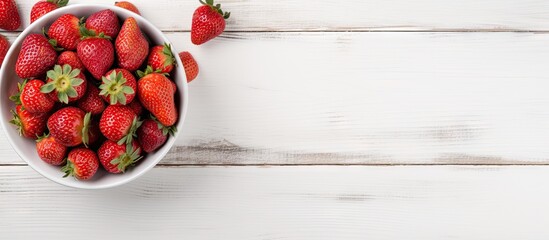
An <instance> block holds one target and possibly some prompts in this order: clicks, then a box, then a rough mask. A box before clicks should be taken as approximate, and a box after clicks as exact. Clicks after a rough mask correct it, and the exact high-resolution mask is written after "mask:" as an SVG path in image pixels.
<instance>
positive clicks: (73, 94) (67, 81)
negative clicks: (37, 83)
mask: <svg viewBox="0 0 549 240" xmlns="http://www.w3.org/2000/svg"><path fill="white" fill-rule="evenodd" d="M47 82H48V83H46V84H45V85H44V86H42V88H41V90H40V91H41V92H43V93H50V97H51V98H52V99H55V100H56V101H59V102H62V103H65V104H68V103H71V102H74V101H76V100H78V99H80V98H82V97H83V96H84V94H85V93H86V88H87V86H88V85H87V83H86V77H85V76H84V74H82V72H81V71H80V69H72V68H71V66H70V65H68V64H65V65H64V66H63V67H61V66H59V65H55V67H54V68H53V70H50V71H48V80H47Z"/></svg>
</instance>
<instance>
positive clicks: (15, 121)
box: [10, 110, 23, 136]
mask: <svg viewBox="0 0 549 240" xmlns="http://www.w3.org/2000/svg"><path fill="white" fill-rule="evenodd" d="M11 114H12V115H13V119H11V121H10V123H11V124H13V125H15V126H16V127H17V132H18V133H19V136H23V122H21V118H20V117H19V115H17V113H16V112H15V111H14V110H11Z"/></svg>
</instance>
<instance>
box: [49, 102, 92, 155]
mask: <svg viewBox="0 0 549 240" xmlns="http://www.w3.org/2000/svg"><path fill="white" fill-rule="evenodd" d="M90 120H91V114H90V113H85V112H84V111H82V110H80V109H79V108H75V107H65V108H62V109H60V110H59V111H57V112H55V113H53V114H52V115H51V116H50V118H49V119H48V129H49V130H50V135H51V136H52V137H54V138H55V139H56V140H57V141H58V142H59V143H61V144H63V145H65V146H67V147H74V146H78V145H80V144H82V143H83V144H84V145H87V144H88V143H89V125H90Z"/></svg>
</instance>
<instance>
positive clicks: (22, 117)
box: [10, 105, 48, 139]
mask: <svg viewBox="0 0 549 240" xmlns="http://www.w3.org/2000/svg"><path fill="white" fill-rule="evenodd" d="M11 113H12V114H13V119H12V120H11V121H10V123H11V124H13V125H15V126H17V130H18V131H19V135H21V136H23V137H26V138H32V139H37V138H38V136H42V135H43V134H44V131H46V119H47V118H48V115H47V114H46V113H30V112H28V111H27V110H24V109H23V107H22V106H21V105H17V106H16V107H15V111H13V110H12V111H11Z"/></svg>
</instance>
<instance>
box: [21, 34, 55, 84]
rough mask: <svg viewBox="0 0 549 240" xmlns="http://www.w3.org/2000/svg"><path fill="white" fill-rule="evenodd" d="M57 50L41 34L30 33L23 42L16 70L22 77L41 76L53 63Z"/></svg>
mask: <svg viewBox="0 0 549 240" xmlns="http://www.w3.org/2000/svg"><path fill="white" fill-rule="evenodd" d="M56 58H57V52H56V51H55V49H54V48H53V46H52V45H51V44H50V43H49V42H48V39H46V37H44V36H43V35H41V34H29V35H28V36H27V37H25V40H23V43H22V44H21V51H20V52H19V57H18V58H17V62H16V63H15V72H16V73H17V76H19V77H20V78H23V79H25V78H33V77H40V76H42V75H44V74H45V73H46V71H48V70H49V69H50V68H51V67H53V65H55V59H56Z"/></svg>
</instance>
